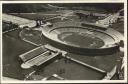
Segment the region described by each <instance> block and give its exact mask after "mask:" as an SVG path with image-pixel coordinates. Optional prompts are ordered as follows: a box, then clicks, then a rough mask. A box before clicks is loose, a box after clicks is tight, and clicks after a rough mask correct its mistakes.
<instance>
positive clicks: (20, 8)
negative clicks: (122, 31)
mask: <svg viewBox="0 0 128 84" xmlns="http://www.w3.org/2000/svg"><path fill="white" fill-rule="evenodd" d="M123 6H124V5H123V3H65V4H64V3H63V4H62V3H59V4H55V3H52V4H51V3H50V5H49V4H48V3H42V4H41V3H34V4H32V3H31V4H30V3H24V4H22V3H19V4H3V13H21V12H22V13H27V12H44V11H48V10H58V9H60V10H62V9H70V10H87V11H89V10H90V11H107V12H117V11H118V10H120V9H122V8H123Z"/></svg>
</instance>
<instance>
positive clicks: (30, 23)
mask: <svg viewBox="0 0 128 84" xmlns="http://www.w3.org/2000/svg"><path fill="white" fill-rule="evenodd" d="M124 33H125V31H124V3H3V4H2V80H4V81H9V80H14V81H43V80H45V81H49V80H56V81H59V80H124V78H125V77H124V68H125V65H124V56H125V55H124V52H125V51H124Z"/></svg>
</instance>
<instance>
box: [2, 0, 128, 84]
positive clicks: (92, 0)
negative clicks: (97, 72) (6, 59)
mask: <svg viewBox="0 0 128 84" xmlns="http://www.w3.org/2000/svg"><path fill="white" fill-rule="evenodd" d="M3 3H124V10H125V14H124V17H125V18H124V20H125V21H124V31H125V32H124V38H125V39H124V41H125V43H124V44H125V46H124V49H125V53H124V55H125V56H124V57H125V65H126V66H125V79H124V80H64V81H59V80H57V81H53V80H50V81H5V80H2V79H1V82H2V83H127V1H126V0H97V1H96V0H77V1H75V0H74V1H73V0H63V1H57V0H52V1H49V0H48V1H46V0H45V1H0V17H2V4H3ZM0 26H1V28H0V42H1V44H0V46H1V51H0V53H1V65H2V20H1V19H0ZM0 68H1V74H0V75H1V77H0V78H2V66H1V67H0Z"/></svg>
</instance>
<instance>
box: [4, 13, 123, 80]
mask: <svg viewBox="0 0 128 84" xmlns="http://www.w3.org/2000/svg"><path fill="white" fill-rule="evenodd" d="M18 16H21V17H25V18H28V19H38V18H43V17H45V16H43V15H41V14H40V15H38V14H37V15H33V14H30V15H18ZM48 17H51V16H48ZM120 25H123V24H120ZM121 27H122V28H121ZM114 28H115V29H117V30H118V31H119V32H121V33H123V26H120V27H119V26H116V27H114ZM20 32H21V30H20V29H17V30H14V31H10V32H7V33H4V34H3V38H2V40H3V41H2V42H3V76H7V77H12V78H16V79H20V80H22V79H24V77H25V76H26V75H28V73H30V72H32V71H33V68H31V69H27V70H24V69H22V68H21V67H20V63H19V61H18V56H19V55H20V54H22V53H25V52H27V51H29V50H31V49H33V48H35V47H36V46H35V45H33V44H30V43H27V42H25V41H23V40H22V38H21V37H20V36H19V33H20ZM30 33H31V34H32V36H25V34H24V36H23V37H24V38H25V39H27V40H29V41H31V42H33V43H35V44H37V45H39V44H41V45H43V44H46V43H47V41H46V40H45V39H44V38H43V37H42V38H40V34H41V32H37V31H31V32H30ZM74 36H75V37H77V38H75V39H73V38H74ZM80 39H81V40H80ZM83 39H84V38H83V37H81V36H79V35H73V36H70V38H69V37H68V38H65V39H63V40H65V41H68V42H71V43H72V42H73V43H75V44H77V45H78V44H79V45H81V46H89V45H90V44H91V42H94V40H95V41H97V42H98V43H99V44H98V46H97V47H99V46H102V45H103V43H102V41H101V40H100V39H91V38H88V37H87V39H89V40H87V39H86V40H83ZM76 41H77V42H76ZM99 41H100V42H99ZM83 42H84V44H83ZM120 55H123V53H120V52H117V53H114V54H112V55H106V56H93V57H90V56H84V55H77V54H73V53H68V56H70V57H72V58H75V59H77V60H80V61H82V62H85V63H88V64H90V65H92V66H95V67H97V68H100V69H103V70H105V71H110V70H111V69H112V68H113V67H114V66H115V65H116V64H117V61H116V60H117V57H118V56H120ZM61 70H63V71H64V72H63V73H60V71H61ZM55 73H56V74H58V75H60V76H61V77H64V78H66V79H69V80H70V79H71V80H91V79H94V80H99V79H101V78H102V77H103V74H101V73H99V72H96V71H93V70H91V69H88V68H86V67H83V66H81V65H79V64H76V63H74V62H72V61H68V62H65V59H64V58H61V59H60V60H55V61H54V62H51V63H49V64H48V65H47V66H46V67H44V68H40V70H39V73H38V74H39V75H41V76H42V77H48V76H51V75H53V74H55Z"/></svg>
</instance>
